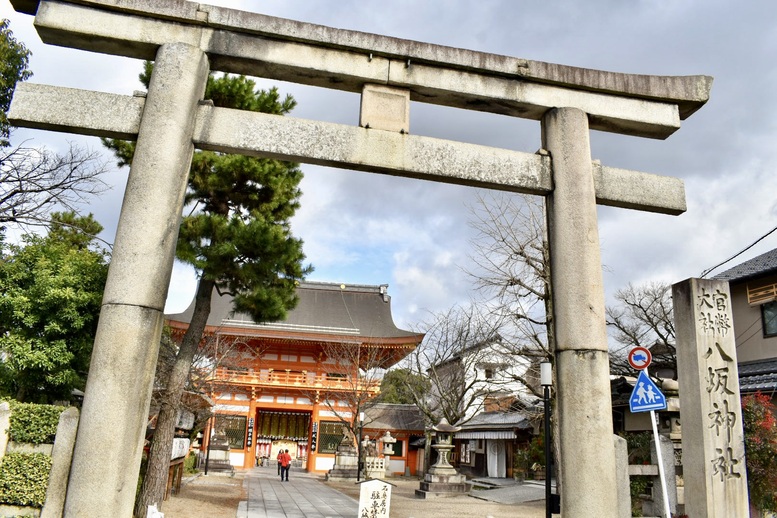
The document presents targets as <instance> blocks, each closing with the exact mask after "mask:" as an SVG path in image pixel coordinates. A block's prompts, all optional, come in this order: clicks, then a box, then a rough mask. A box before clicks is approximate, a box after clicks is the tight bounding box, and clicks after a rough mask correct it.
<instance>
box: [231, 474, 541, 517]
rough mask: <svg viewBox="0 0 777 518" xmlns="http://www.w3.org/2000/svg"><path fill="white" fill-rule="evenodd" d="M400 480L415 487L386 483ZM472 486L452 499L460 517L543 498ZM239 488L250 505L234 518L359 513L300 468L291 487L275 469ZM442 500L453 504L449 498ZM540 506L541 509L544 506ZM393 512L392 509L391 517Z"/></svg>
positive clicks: (353, 503)
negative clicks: (498, 506) (464, 495)
mask: <svg viewBox="0 0 777 518" xmlns="http://www.w3.org/2000/svg"><path fill="white" fill-rule="evenodd" d="M400 480H401V481H402V483H403V484H407V483H412V484H413V485H414V486H415V487H417V484H418V482H417V480H415V479H414V480H412V481H408V480H406V479H404V477H398V479H396V480H393V481H392V479H388V482H399V481H400ZM475 482H476V484H475V489H473V491H472V492H471V493H470V495H471V497H474V498H470V497H457V498H456V500H457V508H458V510H459V511H461V512H462V514H461V516H463V515H464V514H466V515H468V516H485V515H484V514H481V512H482V511H486V508H485V507H484V506H487V505H488V504H491V503H495V504H501V505H504V506H506V508H505V511H507V510H509V509H510V507H509V506H511V505H516V504H525V503H527V502H535V503H536V502H537V501H544V498H545V485H544V482H534V481H527V482H526V483H524V484H516V483H515V482H514V481H512V480H506V479H488V478H482V479H476V480H475ZM243 485H244V487H245V489H246V492H247V495H248V500H247V501H244V502H241V503H240V505H239V507H238V510H237V515H236V516H237V518H330V517H331V518H339V517H342V518H356V515H357V514H358V508H359V503H358V501H357V500H356V499H354V498H353V497H351V496H348V495H346V494H344V493H343V492H341V491H339V490H337V489H335V487H337V484H332V487H330V485H329V484H327V483H324V482H323V481H322V477H321V475H316V474H311V473H307V472H305V471H302V470H301V469H300V470H296V471H295V470H294V469H292V471H291V473H290V475H289V482H281V480H280V477H279V476H278V475H277V471H276V469H275V467H259V468H254V469H252V470H250V471H247V472H246V474H245V478H244V480H243ZM340 487H341V488H342V487H343V486H340ZM487 488H488V489H487ZM349 492H351V493H352V494H356V493H354V492H353V491H349ZM443 500H446V501H447V502H451V503H453V502H452V501H451V500H450V499H443ZM434 502H435V500H418V504H417V506H416V505H414V507H415V512H416V513H417V514H415V515H416V516H418V517H421V516H424V514H428V513H425V512H424V510H423V509H422V507H425V506H435V503H434ZM436 502H438V504H437V506H440V504H442V502H440V501H439V500H436ZM447 502H446V503H447ZM397 503H399V502H397ZM538 507H539V508H544V505H542V506H538ZM394 510H395V509H394V506H393V505H392V515H393V514H394V512H393V511H394ZM397 510H399V509H397ZM465 510H466V511H465ZM470 513H471V514H470ZM487 514H488V513H487ZM527 516H528V515H527Z"/></svg>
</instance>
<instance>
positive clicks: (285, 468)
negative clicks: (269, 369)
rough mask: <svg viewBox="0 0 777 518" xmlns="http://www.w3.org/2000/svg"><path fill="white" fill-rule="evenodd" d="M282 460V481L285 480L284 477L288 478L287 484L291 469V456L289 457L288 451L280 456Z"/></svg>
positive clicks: (287, 479)
mask: <svg viewBox="0 0 777 518" xmlns="http://www.w3.org/2000/svg"><path fill="white" fill-rule="evenodd" d="M278 457H279V458H280V464H281V481H283V480H284V478H283V477H284V475H285V476H286V478H285V480H286V482H288V481H289V468H290V467H291V455H289V450H286V451H285V452H283V453H281V454H280V455H279V456H278Z"/></svg>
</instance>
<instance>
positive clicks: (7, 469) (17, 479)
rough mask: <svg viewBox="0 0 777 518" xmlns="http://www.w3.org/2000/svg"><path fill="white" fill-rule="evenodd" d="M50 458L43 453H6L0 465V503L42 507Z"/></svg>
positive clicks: (49, 468) (47, 480)
mask: <svg viewBox="0 0 777 518" xmlns="http://www.w3.org/2000/svg"><path fill="white" fill-rule="evenodd" d="M50 471H51V457H49V456H48V455H45V454H43V453H19V452H14V453H7V454H6V455H5V457H3V462H2V464H0V501H1V502H4V503H7V504H11V505H26V506H32V507H43V503H44V502H45V501H46V488H47V486H48V483H49V472H50Z"/></svg>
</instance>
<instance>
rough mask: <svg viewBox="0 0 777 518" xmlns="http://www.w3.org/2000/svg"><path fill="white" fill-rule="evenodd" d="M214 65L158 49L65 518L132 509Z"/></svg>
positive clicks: (186, 50) (197, 53)
mask: <svg viewBox="0 0 777 518" xmlns="http://www.w3.org/2000/svg"><path fill="white" fill-rule="evenodd" d="M208 70H209V67H208V59H207V57H206V55H205V53H204V52H202V51H201V50H200V49H198V48H196V47H192V46H190V45H187V44H184V43H168V44H165V45H162V46H160V48H159V51H158V52H157V55H156V61H155V65H154V71H153V72H152V74H151V83H150V85H149V89H148V96H147V98H146V105H145V110H144V113H145V115H144V117H143V119H142V122H141V124H140V129H139V131H138V139H137V145H136V148H135V159H134V160H133V161H132V166H131V168H130V175H129V180H128V182H127V189H126V191H125V194H124V202H123V203H122V208H121V217H120V218H119V227H118V229H117V231H116V241H115V244H114V248H113V260H112V261H111V265H110V267H109V269H108V279H107V281H106V284H105V293H104V295H103V302H102V309H101V311H100V320H99V323H98V325H97V335H96V337H95V345H94V350H93V352H92V362H91V366H90V369H89V377H88V379H87V384H86V397H85V398H84V406H83V409H82V412H81V426H79V427H78V435H77V438H76V445H75V450H74V453H73V464H72V466H71V468H70V483H69V484H68V490H67V500H66V502H65V512H64V515H63V516H131V515H132V507H133V505H134V502H135V492H136V489H137V476H136V474H137V473H138V471H139V469H140V460H141V453H142V450H143V441H144V438H145V428H146V427H145V426H138V423H145V422H146V420H147V416H148V406H149V403H150V401H151V390H152V388H153V385H154V383H153V381H154V371H155V366H156V361H157V356H158V352H159V336H160V334H161V332H162V324H163V321H164V313H163V312H164V306H165V298H166V297H167V287H168V285H169V284H170V275H171V272H172V268H173V260H174V258H175V245H176V241H177V240H178V229H179V227H180V226H181V213H182V210H183V201H184V194H185V192H186V185H187V179H188V178H189V167H190V165H191V160H192V154H193V153H194V145H193V144H192V137H191V135H192V132H193V130H194V120H195V113H196V110H197V105H198V102H199V100H200V99H202V96H203V94H204V92H205V84H206V82H207V79H208ZM149 186H153V188H149ZM139 272H142V275H138V273H139ZM119 345H120V346H119ZM110 437H114V438H115V439H116V441H115V442H114V444H112V445H111V444H106V438H110ZM117 445H120V446H121V447H117ZM106 446H107V447H106ZM106 454H107V455H106Z"/></svg>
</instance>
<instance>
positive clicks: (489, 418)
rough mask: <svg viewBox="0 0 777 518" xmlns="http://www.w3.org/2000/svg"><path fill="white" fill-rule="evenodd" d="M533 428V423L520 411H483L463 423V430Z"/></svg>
mask: <svg viewBox="0 0 777 518" xmlns="http://www.w3.org/2000/svg"><path fill="white" fill-rule="evenodd" d="M505 428H511V429H512V428H531V423H530V422H529V420H528V419H526V416H525V415H524V414H522V413H520V412H482V413H480V414H477V415H476V416H475V417H473V418H472V419H470V420H469V421H467V422H466V423H465V424H463V425H461V430H462V431H465V430H499V429H505Z"/></svg>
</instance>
